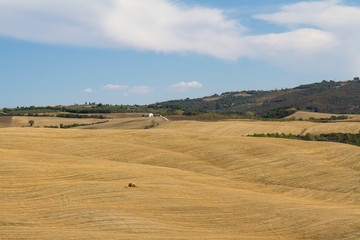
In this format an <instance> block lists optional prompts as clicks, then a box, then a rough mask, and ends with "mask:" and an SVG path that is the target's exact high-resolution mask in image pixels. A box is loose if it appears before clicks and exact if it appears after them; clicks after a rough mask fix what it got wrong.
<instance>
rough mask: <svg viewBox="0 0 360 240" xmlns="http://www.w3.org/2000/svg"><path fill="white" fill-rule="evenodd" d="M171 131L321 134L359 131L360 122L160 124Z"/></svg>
mask: <svg viewBox="0 0 360 240" xmlns="http://www.w3.org/2000/svg"><path fill="white" fill-rule="evenodd" d="M160 127H161V128H166V129H172V130H173V131H177V130H179V131H184V129H187V131H190V132H195V133H199V134H211V135H220V136H246V135H252V134H255V133H285V134H289V133H292V134H295V135H299V134H302V135H304V134H306V133H311V134H315V135H317V134H321V133H359V131H360V122H331V123H317V122H308V121H283V122H281V121H254V120H226V121H217V122H200V121H174V122H168V123H165V124H163V125H161V126H160Z"/></svg>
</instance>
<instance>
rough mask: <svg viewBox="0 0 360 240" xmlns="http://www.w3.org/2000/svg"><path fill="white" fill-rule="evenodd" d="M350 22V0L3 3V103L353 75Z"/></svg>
mask: <svg viewBox="0 0 360 240" xmlns="http://www.w3.org/2000/svg"><path fill="white" fill-rule="evenodd" d="M358 29H360V3H358V1H350V0H348V1H345V0H344V1H340V0H327V1H294V0H286V1H285V0H256V1H254V0H221V1H220V0H52V1H46V0H0V83H1V90H2V91H1V94H0V108H2V107H16V106H30V105H38V106H39V105H41V106H44V105H57V104H61V105H69V104H73V103H80V104H81V103H84V102H97V103H100V102H101V103H110V104H150V103H155V102H159V101H164V100H170V99H180V98H186V97H190V98H194V97H202V96H206V95H212V94H214V93H222V92H225V91H240V90H249V89H265V90H266V89H275V88H278V89H280V88H287V87H294V86H297V85H299V84H305V83H311V82H317V81H322V80H324V79H326V80H338V81H340V80H346V79H352V78H353V77H354V76H358V75H359V70H360V69H359V65H360V54H359V53H360V45H359V44H358V39H360V38H359V37H360V31H359V30H358Z"/></svg>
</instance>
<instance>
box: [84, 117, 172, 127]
mask: <svg viewBox="0 0 360 240" xmlns="http://www.w3.org/2000/svg"><path fill="white" fill-rule="evenodd" d="M162 122H165V120H164V119H163V118H161V117H156V118H142V117H135V118H118V119H110V120H109V121H108V122H107V123H103V124H96V125H91V126H83V127H79V128H84V129H144V128H147V127H154V126H156V125H157V124H160V123H162Z"/></svg>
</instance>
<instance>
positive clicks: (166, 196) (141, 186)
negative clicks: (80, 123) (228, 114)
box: [0, 121, 360, 239]
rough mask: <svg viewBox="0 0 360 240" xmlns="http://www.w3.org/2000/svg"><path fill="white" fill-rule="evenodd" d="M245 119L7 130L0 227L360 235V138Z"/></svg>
mask: <svg viewBox="0 0 360 240" xmlns="http://www.w3.org/2000/svg"><path fill="white" fill-rule="evenodd" d="M244 124H245V127H244V129H246V128H249V127H250V126H252V125H250V124H255V123H250V122H242V121H240V122H239V121H226V122H216V123H199V122H185V123H181V122H174V123H167V124H165V125H163V127H160V128H155V129H150V130H82V129H68V130H63V129H35V128H4V129H2V130H1V131H0V206H1V210H0V226H1V227H0V236H1V238H3V239H9V238H10V239H14V238H16V239H359V238H360V185H359V182H360V174H359V173H360V162H359V159H360V148H358V147H355V146H350V145H345V144H336V143H322V142H304V141H298V140H288V139H264V138H247V137H241V136H235V134H234V131H238V132H243V130H242V129H243V127H241V126H240V125H244ZM257 124H258V125H259V124H260V123H257ZM261 124H265V126H264V129H266V128H269V126H271V128H275V127H276V124H278V125H280V126H279V127H280V128H283V129H285V128H289V129H296V126H297V125H295V126H292V125H290V126H288V125H283V123H280V122H277V123H272V122H269V123H267V122H262V123H261ZM268 124H270V125H268ZM286 124H290V123H286ZM226 126H228V128H226ZM258 127H259V128H261V126H258ZM302 127H303V126H302ZM222 128H225V129H224V130H223V131H221V129H222ZM236 128H238V130H236ZM210 133H211V134H210ZM129 182H136V185H137V187H136V188H129V187H128V184H129Z"/></svg>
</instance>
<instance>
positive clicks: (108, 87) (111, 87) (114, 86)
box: [103, 84, 129, 90]
mask: <svg viewBox="0 0 360 240" xmlns="http://www.w3.org/2000/svg"><path fill="white" fill-rule="evenodd" d="M127 88H129V87H128V86H126V85H117V84H108V85H106V86H104V87H103V89H106V90H122V89H127Z"/></svg>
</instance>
